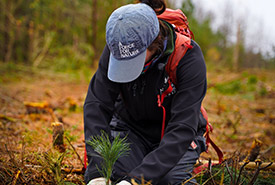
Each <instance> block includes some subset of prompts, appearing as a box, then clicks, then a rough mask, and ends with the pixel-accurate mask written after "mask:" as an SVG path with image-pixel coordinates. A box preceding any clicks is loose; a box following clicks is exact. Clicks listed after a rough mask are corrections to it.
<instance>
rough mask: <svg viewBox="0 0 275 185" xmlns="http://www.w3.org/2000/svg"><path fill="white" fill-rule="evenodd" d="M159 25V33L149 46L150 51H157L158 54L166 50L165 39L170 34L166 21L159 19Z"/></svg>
mask: <svg viewBox="0 0 275 185" xmlns="http://www.w3.org/2000/svg"><path fill="white" fill-rule="evenodd" d="M159 26H160V31H159V35H158V36H157V38H155V40H154V41H153V42H152V43H151V44H150V46H149V47H148V48H147V49H148V50H149V51H155V52H156V53H155V54H156V55H160V54H161V53H162V51H163V50H164V45H163V41H164V39H165V38H166V37H167V36H168V35H169V28H168V27H167V25H166V24H165V23H163V22H162V21H159Z"/></svg>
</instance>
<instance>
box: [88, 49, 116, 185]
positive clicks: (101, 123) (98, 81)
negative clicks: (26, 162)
mask: <svg viewBox="0 0 275 185" xmlns="http://www.w3.org/2000/svg"><path fill="white" fill-rule="evenodd" d="M109 55H110V52H109V49H108V47H107V46H105V48H104V51H103V53H102V56H101V58H100V61H99V66H98V69H97V71H96V73H95V75H94V76H93V78H92V80H91V82H90V85H89V88H88V92H87V96H86V99H85V103H84V132H85V142H87V141H88V140H90V137H91V136H94V135H100V132H101V131H102V130H103V131H105V132H106V133H108V134H109V136H110V128H109V123H110V121H111V119H112V115H113V112H114V103H115V100H116V98H117V96H118V93H119V85H118V84H117V83H114V82H112V81H110V80H109V79H108V77H107V69H108V63H109ZM86 151H87V155H88V161H89V165H88V167H87V169H86V172H85V182H86V183H88V182H89V181H90V180H91V179H93V178H96V177H99V176H100V174H99V172H98V170H97V168H96V166H98V167H99V168H100V163H101V161H100V159H99V158H98V157H94V156H93V153H94V151H93V149H92V147H91V146H89V145H88V144H86Z"/></svg>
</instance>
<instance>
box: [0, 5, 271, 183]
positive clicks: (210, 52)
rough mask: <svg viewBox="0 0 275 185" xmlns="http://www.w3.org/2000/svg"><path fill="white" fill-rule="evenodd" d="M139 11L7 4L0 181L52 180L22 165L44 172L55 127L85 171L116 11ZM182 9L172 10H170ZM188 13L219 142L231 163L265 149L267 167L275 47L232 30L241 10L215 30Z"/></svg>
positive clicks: (200, 13) (194, 9)
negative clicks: (89, 121)
mask: <svg viewBox="0 0 275 185" xmlns="http://www.w3.org/2000/svg"><path fill="white" fill-rule="evenodd" d="M132 2H133V0H103V1H99V0H58V1H52V0H1V1H0V100H1V101H0V133H1V136H0V154H1V155H0V162H1V163H3V164H2V167H1V170H0V172H1V175H0V182H5V183H8V182H9V183H14V184H16V182H17V183H19V182H22V183H26V182H28V180H30V179H31V180H30V181H36V180H37V182H41V181H43V182H45V183H46V182H47V180H48V181H50V179H49V177H48V176H46V175H44V176H43V175H42V176H41V175H40V176H39V175H37V173H34V171H31V172H32V173H31V174H29V175H30V176H28V173H27V172H26V171H25V173H23V172H22V168H23V167H22V166H20V165H23V164H25V165H24V168H25V167H26V164H27V163H28V165H29V164H33V165H37V164H40V165H41V166H43V164H44V163H43V162H41V161H43V160H44V159H46V158H47V157H45V156H44V152H45V151H49V150H51V142H52V139H51V134H52V132H53V131H52V128H51V123H52V122H53V121H56V119H58V120H59V121H61V122H63V123H64V129H65V135H66V138H67V142H69V143H67V146H71V144H72V146H73V147H74V149H75V150H76V151H77V152H78V153H79V156H80V157H78V158H77V157H75V150H73V149H71V151H69V154H68V155H66V156H65V159H64V160H65V161H66V162H64V161H63V158H62V167H64V165H63V163H66V165H67V166H73V167H75V168H76V167H77V166H81V165H82V164H83V163H81V162H80V161H81V160H82V161H83V156H84V154H83V152H84V149H83V147H84V143H83V120H82V114H83V109H82V106H83V102H84V99H85V95H86V92H87V88H88V83H89V81H90V79H91V77H92V75H93V73H94V72H95V71H96V69H97V65H98V60H99V57H100V55H101V52H102V50H103V48H104V46H105V24H106V22H107V19H108V17H109V16H110V14H111V13H112V11H113V10H114V9H116V8H117V7H119V6H121V5H124V4H128V3H132ZM229 2H230V1H229ZM174 3H175V1H173V0H171V1H167V4H168V7H171V8H173V7H174ZM226 6H230V4H227V5H226ZM181 9H182V10H183V12H184V13H185V14H186V16H187V17H188V21H189V26H190V28H191V30H192V31H193V33H194V35H195V41H196V42H197V43H198V44H199V45H200V47H201V49H202V52H203V54H204V57H205V61H206V65H207V69H208V73H207V75H208V92H207V95H206V98H205V101H204V107H205V108H206V109H207V112H208V114H209V120H210V122H211V123H212V124H213V126H214V132H213V134H212V135H213V136H212V137H213V139H214V140H215V141H216V143H217V144H218V145H219V146H222V147H221V148H222V150H223V151H224V153H225V154H227V155H231V154H233V153H236V151H241V152H240V153H241V154H242V155H247V152H248V151H249V148H250V147H251V145H252V143H253V142H254V141H255V140H256V141H257V142H258V143H261V144H260V146H261V151H262V153H261V155H260V156H261V157H262V160H265V161H274V158H275V149H274V139H275V125H274V124H275V111H274V110H275V104H274V100H275V89H274V88H275V83H274V71H275V46H270V48H272V49H271V50H268V51H265V50H261V49H258V45H257V43H256V44H255V45H254V46H253V45H247V44H246V42H245V41H246V40H245V39H246V38H247V37H246V35H245V34H246V33H247V32H246V31H247V30H246V29H247V27H246V26H244V25H245V22H244V19H242V18H241V17H240V18H239V19H238V20H237V21H235V22H233V21H232V20H233V17H232V11H233V13H234V10H231V13H230V11H229V12H226V11H225V12H224V15H221V16H223V17H224V22H223V24H221V25H220V26H219V27H218V28H216V29H213V28H212V23H213V19H214V18H215V17H214V14H212V13H211V12H206V11H204V10H203V7H199V6H198V4H194V3H193V2H192V1H191V0H184V1H183V2H182V5H181ZM225 9H226V8H225ZM227 9H229V7H228V8H227ZM256 31H257V30H255V32H256ZM261 34H262V33H255V35H261ZM232 37H234V39H232ZM255 48H256V49H255ZM32 103H37V104H32ZM30 107H31V108H30ZM49 108H50V110H52V111H49ZM41 109H42V110H41ZM44 109H46V110H44ZM49 112H50V113H49ZM53 117H54V118H53ZM68 148H70V147H68ZM26 151H27V152H26ZM11 153H14V154H11ZM42 154H43V155H42ZM34 156H35V157H34ZM37 156H40V157H38V158H39V159H38V158H37ZM41 156H44V157H41ZM209 156H211V157H212V158H213V159H216V158H217V156H216V155H215V152H214V151H213V150H210V153H209V154H207V155H206V156H205V158H208V157H209ZM72 158H73V159H72ZM79 158H80V159H81V160H79ZM14 159H17V161H21V163H20V164H19V163H15V162H14V161H15V160H14ZM41 159H43V160H41ZM6 161H8V162H10V163H6ZM60 165H61V163H60ZM0 166H1V165H0ZM47 168H50V167H45V169H47ZM6 169H9V171H8V173H6V172H5V171H6ZM31 170H37V169H36V168H32V169H31ZM50 171H51V172H52V173H51V174H53V171H52V170H50ZM17 174H18V175H17ZM271 174H272V173H271ZM16 175H17V176H16ZM33 175H35V176H33ZM4 177H5V178H4ZM20 177H21V179H20ZM53 178H54V180H55V181H56V182H58V179H57V177H56V176H55V175H53ZM66 178H67V179H69V177H68V176H66ZM70 178H73V177H70ZM81 178H82V177H77V178H73V179H74V181H78V180H79V179H80V180H79V181H80V182H82V181H81ZM75 179H78V180H75ZM59 180H60V179H59Z"/></svg>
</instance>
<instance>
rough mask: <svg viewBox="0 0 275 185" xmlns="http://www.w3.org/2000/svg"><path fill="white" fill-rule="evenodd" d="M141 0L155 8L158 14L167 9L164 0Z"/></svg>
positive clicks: (140, 0)
mask: <svg viewBox="0 0 275 185" xmlns="http://www.w3.org/2000/svg"><path fill="white" fill-rule="evenodd" d="M139 2H141V3H145V4H147V5H149V6H150V7H151V8H153V9H154V10H155V12H156V14H157V15H160V14H162V13H163V12H164V11H165V9H166V3H165V2H164V0H139Z"/></svg>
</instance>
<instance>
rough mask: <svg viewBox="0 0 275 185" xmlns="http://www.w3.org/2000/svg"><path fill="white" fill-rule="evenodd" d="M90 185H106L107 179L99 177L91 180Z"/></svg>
mask: <svg viewBox="0 0 275 185" xmlns="http://www.w3.org/2000/svg"><path fill="white" fill-rule="evenodd" d="M88 185H106V179H105V178H104V177H98V178H95V179H92V180H90V182H89V183H88Z"/></svg>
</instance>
